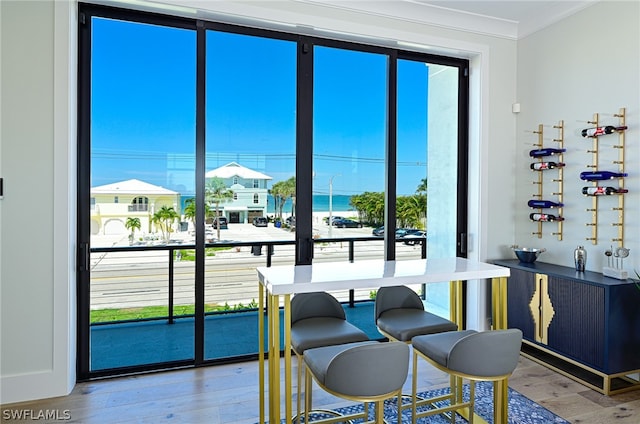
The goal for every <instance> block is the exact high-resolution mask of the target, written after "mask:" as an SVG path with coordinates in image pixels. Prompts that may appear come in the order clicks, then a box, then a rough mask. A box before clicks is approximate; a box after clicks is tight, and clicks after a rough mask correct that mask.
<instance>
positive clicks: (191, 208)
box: [184, 197, 211, 228]
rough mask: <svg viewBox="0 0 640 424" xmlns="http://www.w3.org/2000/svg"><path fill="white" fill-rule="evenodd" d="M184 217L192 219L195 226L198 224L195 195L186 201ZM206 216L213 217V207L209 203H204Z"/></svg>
mask: <svg viewBox="0 0 640 424" xmlns="http://www.w3.org/2000/svg"><path fill="white" fill-rule="evenodd" d="M184 218H185V219H188V220H189V221H191V223H192V224H193V227H194V228H195V226H196V199H194V198H193V197H192V198H190V199H187V200H185V202H184ZM204 218H205V219H207V218H211V208H210V207H209V205H208V204H207V203H205V204H204Z"/></svg>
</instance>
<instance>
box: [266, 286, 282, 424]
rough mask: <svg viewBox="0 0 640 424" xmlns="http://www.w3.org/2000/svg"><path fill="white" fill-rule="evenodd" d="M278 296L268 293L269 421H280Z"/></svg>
mask: <svg viewBox="0 0 640 424" xmlns="http://www.w3.org/2000/svg"><path fill="white" fill-rule="evenodd" d="M279 306H280V297H279V296H278V295H269V305H268V306H267V307H268V319H269V330H268V331H269V335H268V337H269V422H270V423H278V422H280V311H279Z"/></svg>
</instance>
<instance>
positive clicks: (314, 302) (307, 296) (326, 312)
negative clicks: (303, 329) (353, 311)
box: [291, 292, 347, 325]
mask: <svg viewBox="0 0 640 424" xmlns="http://www.w3.org/2000/svg"><path fill="white" fill-rule="evenodd" d="M319 317H325V318H339V319H343V320H346V319H347V317H346V314H345V312H344V308H343V307H342V305H341V304H340V302H338V300H337V299H336V298H335V297H333V296H331V295H330V294H329V293H325V292H313V293H299V294H296V295H295V296H293V298H292V299H291V324H292V325H293V324H295V323H296V322H297V321H300V320H303V319H307V318H319Z"/></svg>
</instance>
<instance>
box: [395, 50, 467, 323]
mask: <svg viewBox="0 0 640 424" xmlns="http://www.w3.org/2000/svg"><path fill="white" fill-rule="evenodd" d="M397 116H398V128H397V155H398V162H397V168H396V169H397V186H396V187H397V194H398V197H397V202H396V212H397V227H398V230H397V232H396V236H397V237H398V238H399V239H400V240H401V241H400V242H399V243H398V253H400V249H401V248H403V249H407V248H411V249H414V250H418V249H421V244H420V243H422V242H426V244H427V247H426V251H427V258H441V257H452V256H456V239H457V231H458V229H457V220H456V219H457V214H458V213H459V211H458V208H457V199H458V166H459V164H458V68H456V67H453V66H444V65H436V64H430V63H425V62H421V61H412V60H398V115H397ZM415 289H416V290H417V291H422V288H420V287H416V288H415ZM424 290H425V293H424V295H425V299H426V303H427V308H428V309H429V310H430V311H431V312H434V313H438V314H439V315H441V316H443V317H447V318H448V317H449V287H448V283H443V284H430V285H427V286H426V288H425V289H424Z"/></svg>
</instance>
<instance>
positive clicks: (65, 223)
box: [0, 0, 640, 404]
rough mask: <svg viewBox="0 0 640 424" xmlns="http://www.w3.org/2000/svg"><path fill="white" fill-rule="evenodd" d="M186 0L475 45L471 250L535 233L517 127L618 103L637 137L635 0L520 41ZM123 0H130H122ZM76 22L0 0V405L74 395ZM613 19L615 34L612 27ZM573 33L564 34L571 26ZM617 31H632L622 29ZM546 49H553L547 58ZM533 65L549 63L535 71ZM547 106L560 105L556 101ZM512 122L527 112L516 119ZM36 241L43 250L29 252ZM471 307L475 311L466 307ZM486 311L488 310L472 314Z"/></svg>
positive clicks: (330, 26) (303, 23) (476, 254)
mask: <svg viewBox="0 0 640 424" xmlns="http://www.w3.org/2000/svg"><path fill="white" fill-rule="evenodd" d="M174 3H178V1H174ZM191 3H192V4H193V7H194V8H197V7H199V6H198V5H205V4H206V5H208V6H209V7H211V8H212V9H211V11H212V12H216V11H217V12H218V13H220V14H221V15H224V14H229V15H234V16H248V17H252V18H254V19H261V18H262V19H267V20H272V21H278V20H279V21H283V22H290V23H292V24H298V25H300V27H304V28H306V27H309V28H311V27H316V28H320V29H327V30H333V31H336V32H342V33H351V34H362V35H365V36H367V37H373V38H380V39H384V40H402V41H403V42H414V43H419V44H422V45H432V46H436V47H438V48H439V49H440V50H441V51H443V52H444V51H446V50H448V51H451V52H455V54H464V55H466V56H468V57H469V58H470V60H471V73H470V79H471V107H470V112H471V122H470V144H471V146H470V162H471V167H470V170H469V176H470V177H469V184H470V199H469V203H470V206H469V211H468V215H469V221H470V222H469V226H470V228H469V230H470V234H471V239H470V240H469V245H470V247H471V249H472V251H471V252H470V255H469V256H470V257H472V258H477V259H487V258H498V257H507V256H506V255H507V254H509V253H510V252H508V253H505V252H504V250H503V246H508V245H510V244H513V242H514V241H515V239H516V237H517V235H518V233H519V234H520V235H522V236H524V234H525V232H526V231H528V230H527V229H528V228H529V223H528V222H526V221H527V220H526V217H525V215H524V214H523V213H522V212H521V210H520V209H519V208H521V200H522V199H521V198H520V195H519V194H518V196H516V193H517V192H518V191H519V189H520V188H521V187H522V181H520V180H523V181H524V180H525V178H524V175H525V174H526V170H524V169H523V166H522V165H523V163H525V164H526V159H525V158H524V156H523V153H522V152H523V148H522V140H521V139H520V137H519V136H518V134H520V132H521V131H523V130H526V129H531V125H532V124H537V123H539V122H540V121H543V122H547V121H552V120H555V119H563V118H564V119H565V120H567V121H568V120H570V119H582V120H586V119H589V117H590V114H592V113H595V112H606V111H611V109H615V110H617V108H618V107H623V106H624V107H627V111H628V119H629V121H628V122H629V124H630V126H631V129H632V130H635V132H634V133H632V132H631V131H630V133H629V139H630V140H632V139H633V140H637V139H638V136H637V134H638V133H637V128H638V125H639V122H640V117H639V116H640V115H639V113H638V111H639V110H640V105H639V101H640V95H638V94H639V93H638V75H640V69H639V66H638V51H640V48H639V43H640V41H639V40H638V37H637V35H638V22H639V15H640V13H639V5H638V2H615V1H612V2H610V1H607V2H599V3H596V5H594V6H592V8H593V9H592V8H591V7H590V8H587V9H585V10H584V11H581V12H578V13H576V14H575V15H574V16H572V17H571V19H570V20H569V21H567V22H564V21H559V22H557V23H555V24H553V25H552V26H551V27H549V28H546V29H543V30H541V31H540V32H539V33H537V34H536V35H535V36H533V37H528V38H527V39H526V40H523V41H522V43H518V42H517V41H516V40H514V39H508V38H501V37H493V36H488V35H486V34H483V33H477V32H473V31H463V30H454V29H450V28H444V27H442V26H436V25H424V24H420V23H418V22H415V21H405V20H401V19H393V18H390V17H386V16H376V15H374V14H357V13H355V12H345V11H341V10H339V9H338V8H333V7H323V6H322V5H321V4H320V3H318V2H293V3H294V4H290V3H292V2H287V1H282V2H268V1H264V2H243V1H234V2H231V1H218V2H207V3H204V2H198V1H195V0H194V1H192V2H191ZM182 4H186V2H182ZM118 5H119V6H120V7H122V6H123V5H124V3H118ZM152 6H153V5H152V4H150V7H152ZM200 7H202V6H200ZM214 8H215V10H214ZM605 17H614V18H615V19H606V18H605ZM77 24H78V23H77V3H76V2H75V1H68V2H66V1H54V0H43V1H38V2H25V1H2V2H0V31H1V37H0V43H1V45H0V90H1V92H2V95H1V96H0V117H1V125H0V134H1V137H0V172H1V174H0V175H2V177H3V179H4V198H3V199H2V200H0V261H1V263H0V287H1V292H0V379H1V380H0V385H1V387H0V403H3V404H5V403H12V402H18V401H26V400H31V399H39V398H47V397H54V396H62V395H66V394H68V393H69V392H70V391H71V389H72V388H73V386H74V383H75V362H76V361H75V360H76V310H75V304H76V298H75V286H76V281H75V268H76V264H75V251H76V245H75V240H76V213H75V210H76V206H75V202H76V185H77V181H76V173H75V168H76V166H75V163H76V151H75V146H76V136H75V128H76V110H77V109H76V104H75V99H76V98H77V93H76V75H75V72H76V69H77V66H76V58H77V47H76V45H77V35H76V30H77ZM603 25H606V26H607V27H606V29H604V28H603ZM609 27H611V28H614V29H616V31H609ZM594 28H596V29H600V30H597V31H594ZM567 31H569V32H570V33H571V36H570V37H566V36H565V35H566V34H565V32H567ZM622 32H623V33H624V34H627V35H625V36H622V37H621V36H620V33H622ZM629 34H630V35H629ZM581 46H582V47H581ZM594 46H595V47H594ZM596 47H597V48H596ZM519 48H521V49H522V50H521V52H520V53H519V52H518V49H519ZM551 48H554V50H553V52H552V53H553V54H552V55H550V56H549V55H546V50H547V49H551ZM614 48H615V49H616V50H617V51H622V52H624V54H621V55H614V56H612V57H606V55H604V56H603V52H605V53H606V52H607V51H610V49H614ZM585 49H591V50H585ZM452 54H453V53H452ZM569 56H571V57H573V58H574V60H561V65H560V66H559V65H558V63H559V62H558V61H559V60H560V59H568V58H569ZM536 66H538V67H539V68H540V69H542V70H545V71H548V72H538V71H537V70H536ZM608 66H611V67H615V68H616V69H624V70H626V72H625V73H621V74H616V80H615V81H613V80H612V79H611V77H610V74H609V70H610V69H609V68H608ZM576 76H579V79H578V78H576ZM612 83H613V84H615V86H616V87H617V86H622V87H628V88H629V89H628V93H626V94H622V97H621V95H620V93H619V91H615V92H611V91H607V90H606V89H604V88H603V89H602V90H600V91H599V92H598V93H597V95H595V96H594V95H592V96H584V97H581V98H576V97H573V96H572V95H571V93H574V92H576V90H578V91H582V92H584V93H589V92H590V91H591V90H592V88H593V87H607V86H609V85H610V84H612ZM574 84H579V86H575V85H574ZM557 87H571V91H570V92H569V93H567V94H562V93H560V92H558V91H557V90H556V88H557ZM532 90H535V91H532ZM559 100H561V101H562V102H559ZM518 101H520V102H522V114H521V115H520V116H521V118H518V117H517V116H516V115H514V114H513V113H512V109H511V106H512V103H515V102H518ZM549 105H552V106H554V108H553V109H549ZM556 106H557V107H556ZM560 106H562V108H560ZM573 108H576V109H575V110H574V109H573ZM615 110H614V111H615ZM568 111H571V113H569V112H568ZM565 114H566V115H565ZM562 115H565V116H562ZM568 115H570V116H568ZM518 119H520V120H521V121H520V122H517V121H518ZM574 142H576V141H575V140H574ZM631 148H632V149H634V150H631V151H630V152H629V153H630V154H629V160H630V161H631V162H630V163H629V169H630V170H631V169H638V166H637V165H638V163H637V158H638V150H637V145H636V147H631ZM634 158H635V159H634ZM630 172H631V171H630ZM505 176H513V177H510V178H505ZM628 187H629V188H630V190H631V189H633V190H634V191H635V193H638V192H639V191H640V188H639V182H638V176H637V173H636V174H633V177H632V178H630V179H629V182H628ZM34 196H37V198H38V202H39V203H38V207H37V208H29V207H25V205H29V204H32V203H33V199H34ZM635 196H636V197H635V198H632V199H630V200H634V201H629V202H628V206H627V210H626V214H627V217H626V221H627V222H629V223H630V224H632V225H634V227H632V228H630V230H629V231H630V232H629V234H637V233H638V231H637V223H638V222H640V216H639V207H638V205H639V204H640V202H638V201H637V194H636V195H635ZM42 211H47V212H48V213H45V214H43V213H42ZM515 211H519V212H517V213H516V212H515ZM36 224H37V225H36ZM633 231H635V233H633ZM564 240H565V241H564V243H563V244H562V246H563V247H562V249H558V252H559V255H557V257H558V258H566V254H565V253H566V252H567V251H569V250H572V249H573V248H574V247H575V245H576V244H584V231H583V228H581V229H580V230H579V231H576V232H571V233H570V232H567V233H565V239H564ZM34 243H35V245H36V246H40V247H42V248H37V249H34V248H33V247H34ZM630 247H631V251H632V252H638V250H639V248H638V241H637V240H636V241H634V244H633V245H632V246H630ZM24 252H28V254H25V253H24ZM638 258H640V255H637V254H636V255H635V256H634V257H630V258H629V261H628V262H629V265H628V266H629V267H630V268H636V269H639V268H640V261H639V259H638ZM469 295H470V296H471V298H470V306H471V308H472V309H473V307H478V309H480V308H481V307H482V303H483V302H484V299H483V298H482V297H481V296H477V297H475V298H474V297H473V296H475V295H476V289H475V288H474V287H470V293H469ZM36 311H37V313H35V312H36ZM474 313H475V312H474V311H473V310H470V311H469V315H472V314H474ZM478 316H482V314H481V313H480V312H478Z"/></svg>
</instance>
